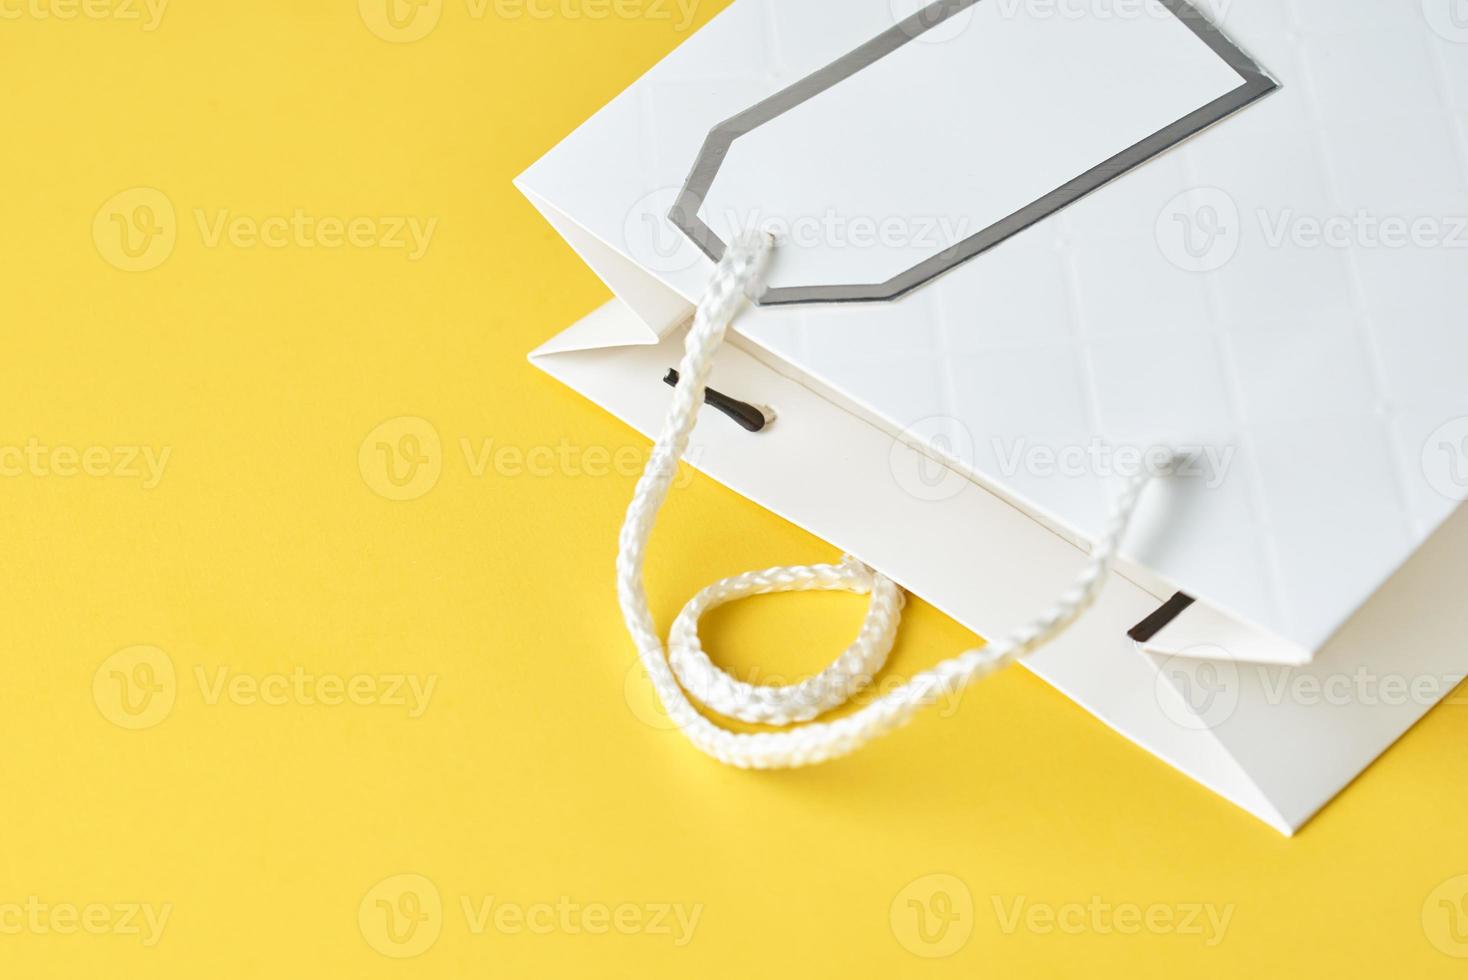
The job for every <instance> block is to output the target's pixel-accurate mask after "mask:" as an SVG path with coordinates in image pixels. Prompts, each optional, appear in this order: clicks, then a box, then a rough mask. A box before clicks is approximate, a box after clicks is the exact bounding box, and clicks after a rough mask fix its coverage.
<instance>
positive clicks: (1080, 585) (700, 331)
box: [617, 235, 1147, 769]
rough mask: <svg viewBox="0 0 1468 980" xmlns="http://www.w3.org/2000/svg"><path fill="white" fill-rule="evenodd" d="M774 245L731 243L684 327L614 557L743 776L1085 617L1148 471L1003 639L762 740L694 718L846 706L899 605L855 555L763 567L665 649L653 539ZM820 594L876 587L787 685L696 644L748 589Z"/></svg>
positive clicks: (868, 729)
mask: <svg viewBox="0 0 1468 980" xmlns="http://www.w3.org/2000/svg"><path fill="white" fill-rule="evenodd" d="M771 247H772V244H771V241H770V239H769V238H768V236H764V235H759V236H755V237H751V238H748V239H741V240H739V241H735V242H732V243H731V244H730V245H729V246H728V248H727V249H725V252H724V257H723V258H722V259H721V260H720V261H719V263H718V265H717V266H716V267H715V268H714V272H713V276H712V277H711V278H710V280H709V285H708V290H707V292H705V294H704V297H703V299H702V301H701V302H700V303H699V304H698V311H697V313H696V314H695V315H694V318H693V325H692V327H691V328H690V329H689V331H688V338H687V341H686V343H685V348H684V354H683V362H682V364H681V365H680V366H679V375H678V377H679V381H678V384H677V386H676V387H675V388H674V389H673V400H672V404H671V406H670V407H669V409H668V416H667V419H666V420H665V421H664V422H663V429H662V432H661V434H660V435H659V436H658V438H657V442H656V443H655V444H654V446H653V450H652V455H651V456H650V457H649V459H648V463H647V468H646V469H645V470H644V471H643V474H642V478H641V479H640V480H639V481H638V482H637V489H636V491H635V492H634V494H633V496H632V503H631V505H630V506H629V507H628V508H627V519H626V521H625V522H624V523H623V525H622V533H621V537H620V539H619V545H620V548H619V551H618V554H617V598H618V601H619V602H620V604H621V607H622V616H623V618H624V619H625V620H626V622H627V630H628V632H629V633H631V635H632V639H633V641H634V642H635V643H636V644H637V650H638V653H639V655H640V656H641V657H642V662H643V665H644V667H645V668H646V669H647V675H648V677H649V678H650V679H651V680H652V684H653V687H654V689H656V691H657V694H658V698H659V699H660V700H661V701H662V704H663V709H664V710H665V711H667V713H668V717H670V718H671V719H672V720H673V722H674V723H675V724H676V725H677V726H678V727H679V729H681V730H682V732H683V734H684V735H686V736H688V738H689V740H690V741H692V742H693V744H694V745H696V746H697V747H698V748H699V749H700V750H702V751H703V752H705V753H707V754H709V755H711V756H713V757H714V758H715V759H718V760H719V761H720V762H724V763H728V764H729V765H734V766H739V767H741V768H746V769H780V768H790V767H794V766H806V765H813V764H815V763H818V762H824V761H826V760H827V759H834V758H836V757H838V756H842V755H846V754H848V753H850V752H853V751H855V750H856V749H858V748H860V747H861V746H862V745H864V744H866V743H867V742H869V741H871V740H872V739H874V738H876V737H878V736H879V735H884V734H886V733H887V732H889V731H891V730H892V729H894V728H896V727H897V726H899V725H901V724H902V723H903V722H905V721H907V720H908V718H910V717H911V716H912V715H913V713H914V712H916V711H917V709H918V708H920V707H922V706H923V705H926V704H931V703H932V702H934V701H936V700H938V699H940V698H943V697H945V696H947V695H949V694H952V693H954V692H956V691H958V690H959V689H960V688H962V687H964V686H965V685H967V684H970V683H972V682H973V681H975V680H978V679H979V678H981V677H985V676H987V675H989V674H991V673H993V672H994V671H996V670H998V669H999V668H1001V667H1003V666H1005V665H1006V664H1008V663H1009V662H1010V661H1012V660H1017V659H1019V658H1021V657H1023V656H1025V655H1027V654H1029V653H1031V652H1032V651H1034V650H1035V649H1037V648H1038V647H1040V646H1042V645H1043V644H1044V643H1046V642H1047V641H1048V640H1050V639H1052V638H1053V637H1055V636H1056V635H1058V634H1059V633H1060V632H1061V631H1063V630H1064V629H1065V628H1066V627H1068V626H1069V625H1070V624H1071V623H1073V622H1074V621H1075V620H1076V619H1077V618H1079V617H1080V615H1081V614H1082V613H1083V612H1085V611H1086V609H1087V608H1088V607H1089V606H1090V605H1091V603H1092V602H1093V601H1094V600H1095V598H1096V595H1097V593H1099V592H1100V590H1101V586H1102V584H1103V583H1104V581H1105V579H1106V574H1107V572H1108V571H1109V570H1110V567H1111V561H1112V558H1113V557H1114V556H1115V553H1116V549H1117V546H1118V544H1119V543H1120V540H1121V537H1122V535H1123V533H1125V531H1126V527H1127V525H1128V523H1129V522H1130V520H1131V516H1132V513H1133V511H1134V510H1135V509H1136V505H1137V501H1138V499H1139V498H1140V496H1141V492H1142V489H1143V488H1144V487H1145V486H1146V484H1147V477H1146V476H1145V475H1138V476H1135V477H1133V478H1131V479H1130V480H1129V481H1128V483H1127V485H1126V487H1125V489H1124V490H1123V492H1122V494H1121V496H1120V497H1119V499H1118V500H1117V502H1116V506H1115V509H1114V511H1113V514H1112V517H1111V519H1110V520H1109V521H1108V523H1107V525H1106V528H1105V530H1104V531H1103V533H1102V535H1101V538H1100V540H1098V541H1097V542H1096V544H1095V547H1094V549H1093V550H1092V553H1091V557H1090V559H1089V560H1088V561H1087V563H1086V565H1085V568H1084V569H1082V571H1081V574H1080V575H1079V576H1078V577H1077V578H1076V580H1075V582H1074V583H1073V584H1072V585H1071V587H1070V588H1069V589H1067V590H1066V591H1065V592H1063V593H1062V594H1061V595H1060V596H1059V598H1057V599H1056V601H1055V603H1054V604H1053V605H1052V606H1051V607H1050V608H1049V609H1047V610H1046V611H1045V612H1043V613H1041V614H1040V615H1039V616H1038V617H1036V618H1035V619H1033V620H1031V621H1030V622H1028V623H1026V624H1025V625H1023V626H1021V627H1019V628H1018V629H1016V630H1014V631H1013V632H1012V633H1010V634H1009V635H1008V636H1007V637H1005V638H1003V639H1001V640H998V641H996V642H994V643H990V644H989V645H987V646H984V647H980V648H976V649H973V650H967V651H964V652H963V653H960V654H959V655H957V656H955V657H952V658H950V659H948V660H945V661H943V662H942V663H940V664H938V665H937V666H935V667H933V668H932V669H930V670H926V671H923V672H922V673H920V674H918V675H916V676H915V677H913V678H912V680H910V681H908V682H907V683H906V684H903V685H902V686H901V687H899V688H897V689H896V690H894V691H892V692H890V693H888V694H886V695H884V696H882V697H880V698H878V699H876V700H874V701H873V702H872V703H871V704H868V705H866V706H865V707H863V708H861V709H860V710H858V711H855V712H853V713H852V714H850V715H847V716H846V717H844V718H840V719H838V720H835V721H829V722H813V723H810V724H804V725H799V726H797V727H794V728H789V729H786V730H784V731H777V732H761V733H755V734H747V733H742V732H734V731H730V730H728V729H726V728H722V727H720V726H719V725H716V724H715V723H713V722H712V721H710V720H709V719H707V718H705V717H704V716H703V715H702V714H700V713H699V712H698V709H697V708H695V707H694V705H693V701H692V700H690V698H694V699H696V700H697V701H698V703H700V704H702V705H704V706H705V707H706V708H708V709H710V710H711V711H714V712H717V713H718V714H720V715H723V716H725V717H729V718H737V719H740V720H743V721H750V722H761V723H766V724H772V725H787V724H790V723H792V722H809V721H810V719H812V718H816V717H818V716H820V715H822V714H824V713H826V712H827V711H830V710H831V709H833V708H836V707H838V706H840V705H841V704H844V703H846V702H847V701H848V700H849V699H850V698H851V697H852V696H853V695H855V694H856V693H857V692H858V691H860V690H861V689H862V688H863V687H864V686H865V685H867V684H868V683H870V681H871V679H872V676H873V675H874V674H876V672H877V671H879V670H880V669H881V668H882V665H883V664H884V663H886V660H887V653H888V651H889V650H891V648H892V640H893V637H894V636H895V635H896V631H897V620H898V616H899V614H900V611H901V609H902V603H903V596H902V590H901V589H899V588H898V587H897V586H896V585H895V584H894V583H893V582H892V581H891V580H890V579H888V578H886V577H885V576H883V575H881V574H879V573H877V572H874V571H872V570H871V569H868V568H866V567H865V566H863V565H861V564H860V563H859V562H857V561H855V560H854V559H850V558H848V559H846V561H844V562H843V563H842V564H840V565H791V566H787V567H782V568H769V569H765V570H764V571H761V572H749V573H746V574H744V575H738V576H735V577H734V578H729V579H724V580H723V581H721V582H716V583H714V584H713V585H711V586H709V587H708V588H706V589H704V590H703V591H702V592H700V593H699V594H698V595H696V596H694V597H693V599H692V600H690V601H689V603H688V605H687V606H685V607H684V609H683V611H682V612H681V613H679V615H678V618H677V620H676V621H675V622H674V624H673V628H672V632H671V634H670V641H669V651H667V652H665V651H664V649H663V641H662V639H661V637H660V636H659V635H658V632H657V627H656V625H655V624H654V623H653V619H652V613H651V611H650V610H649V609H648V603H647V594H646V592H645V590H644V588H643V574H642V570H643V565H644V563H645V561H646V557H647V540H648V536H649V534H650V533H651V532H652V526H653V523H654V521H655V520H656V518H657V513H658V510H659V509H660V508H661V507H662V505H663V502H664V501H665V500H666V499H667V496H668V488H669V487H670V486H671V485H672V482H673V478H674V476H675V475H676V473H677V469H678V461H679V460H680V459H681V458H682V456H683V453H684V451H685V450H686V449H687V448H688V438H689V435H690V434H691V433H692V432H693V427H694V425H695V424H697V421H698V411H699V408H700V406H702V404H703V399H704V388H705V386H706V384H707V382H708V375H709V371H710V369H711V367H712V364H713V355H714V352H715V351H716V350H717V349H718V347H719V345H720V344H721V343H723V341H724V335H725V333H726V332H727V330H728V327H729V323H730V321H732V320H733V319H734V315H735V314H736V313H737V312H738V310H739V308H740V305H741V304H742V303H743V302H744V300H745V298H746V296H747V295H748V296H757V295H758V291H759V290H760V289H761V288H762V286H763V284H762V277H763V273H764V269H765V265H766V263H767V261H768V259H769V253H770V249H771ZM818 589H829V590H845V591H848V592H856V593H861V594H867V593H869V594H870V595H871V597H872V599H871V606H870V608H869V609H868V611H867V617H866V621H865V622H864V623H863V624H862V628H861V632H860V633H859V634H858V636H857V638H856V641H855V642H854V643H852V645H851V646H850V647H848V648H847V650H846V651H845V652H844V653H842V654H841V656H840V657H838V658H837V659H836V660H835V661H834V662H833V663H832V664H831V665H830V666H829V667H827V668H826V669H825V670H823V671H822V672H821V673H820V674H818V675H816V676H815V677H812V678H809V679H808V680H806V681H803V682H801V683H799V684H792V685H788V686H763V685H752V684H746V683H743V682H742V681H738V680H736V679H735V678H733V677H731V676H729V675H728V674H727V673H726V672H724V671H722V670H720V669H719V668H718V667H716V666H715V665H714V664H713V663H712V662H711V661H710V660H709V658H708V655H707V654H705V653H704V651H703V648H702V646H701V645H700V644H699V642H698V618H699V616H701V615H702V614H703V613H704V612H706V611H707V610H709V609H712V608H713V607H715V606H718V605H721V604H723V603H725V602H730V601H732V600H734V599H739V598H743V597H745V596H751V595H763V594H766V593H770V592H790V591H810V590H818ZM680 682H681V685H680Z"/></svg>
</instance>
